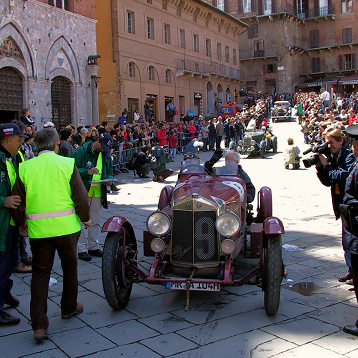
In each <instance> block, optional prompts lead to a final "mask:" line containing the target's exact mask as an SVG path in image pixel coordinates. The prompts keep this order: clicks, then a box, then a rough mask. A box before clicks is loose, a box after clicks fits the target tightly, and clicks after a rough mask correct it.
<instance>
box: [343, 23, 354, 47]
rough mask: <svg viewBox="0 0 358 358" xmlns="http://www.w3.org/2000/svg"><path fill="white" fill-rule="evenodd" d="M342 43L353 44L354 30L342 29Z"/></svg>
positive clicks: (349, 28)
mask: <svg viewBox="0 0 358 358" xmlns="http://www.w3.org/2000/svg"><path fill="white" fill-rule="evenodd" d="M342 41H343V43H344V44H349V43H351V42H352V28H351V27H347V28H345V29H342Z"/></svg>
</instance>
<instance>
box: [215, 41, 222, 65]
mask: <svg viewBox="0 0 358 358" xmlns="http://www.w3.org/2000/svg"><path fill="white" fill-rule="evenodd" d="M216 53H217V55H218V61H221V59H222V54H221V43H220V42H218V43H217V45H216Z"/></svg>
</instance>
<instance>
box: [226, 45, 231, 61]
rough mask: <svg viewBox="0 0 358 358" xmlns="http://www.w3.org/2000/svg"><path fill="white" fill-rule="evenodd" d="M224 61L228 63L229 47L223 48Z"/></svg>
mask: <svg viewBox="0 0 358 358" xmlns="http://www.w3.org/2000/svg"><path fill="white" fill-rule="evenodd" d="M225 61H226V62H230V48H229V46H225Z"/></svg>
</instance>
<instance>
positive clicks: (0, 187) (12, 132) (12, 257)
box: [0, 123, 26, 326]
mask: <svg viewBox="0 0 358 358" xmlns="http://www.w3.org/2000/svg"><path fill="white" fill-rule="evenodd" d="M25 137H26V136H25V135H24V134H22V133H21V130H20V128H19V127H18V126H17V125H16V124H14V123H5V124H1V125H0V326H10V325H14V324H18V323H19V322H20V318H17V317H14V316H12V315H11V314H10V313H8V312H5V311H4V305H5V304H7V305H9V306H10V307H17V306H18V305H19V301H18V300H17V299H16V298H15V297H13V296H12V294H11V292H10V291H11V288H12V285H13V282H12V280H11V279H10V276H11V272H12V270H13V269H14V267H15V266H16V265H17V261H18V250H17V241H18V237H19V233H18V230H17V228H16V227H15V226H14V225H10V209H16V208H17V207H18V206H19V205H20V202H21V198H20V196H19V195H16V194H11V189H12V187H13V185H14V183H15V180H16V176H17V171H18V164H19V161H20V158H19V156H17V154H18V151H19V148H20V146H21V144H22V142H23V140H24V138H25Z"/></svg>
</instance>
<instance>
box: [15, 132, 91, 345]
mask: <svg viewBox="0 0 358 358" xmlns="http://www.w3.org/2000/svg"><path fill="white" fill-rule="evenodd" d="M35 141H36V144H37V147H38V150H39V155H38V157H36V158H34V159H31V160H28V161H26V162H23V163H21V165H20V167H19V176H18V178H17V180H16V183H15V185H14V189H13V195H18V196H19V197H20V198H21V203H20V206H19V207H18V208H17V209H16V210H13V212H12V213H13V217H14V220H15V222H16V225H18V226H19V227H20V228H21V227H24V226H26V225H25V220H26V224H27V228H28V235H29V238H30V244H31V249H32V253H33V261H32V267H33V271H32V279H31V303H30V316H31V324H32V328H33V330H34V334H35V336H34V338H35V341H36V342H37V343H41V342H42V341H43V340H45V339H47V338H48V332H47V328H48V325H49V322H48V317H47V296H48V285H49V281H50V273H51V269H52V266H53V262H54V258H55V252H56V251H57V252H58V255H59V257H60V259H61V266H62V270H63V293H62V299H61V313H62V318H63V319H67V318H71V317H72V316H74V315H76V314H79V313H81V312H82V311H83V306H82V304H81V303H78V302H77V292H78V279H77V258H76V249H77V240H78V237H79V235H80V230H81V226H80V224H79V221H78V216H79V217H80V219H81V220H82V221H83V222H84V223H85V225H90V224H91V223H90V221H89V205H88V200H87V198H86V190H85V187H84V185H83V183H82V181H81V178H80V175H79V173H78V170H77V168H76V166H75V161H74V159H73V158H64V157H61V156H59V155H57V154H56V152H57V151H58V146H59V137H58V134H57V132H56V131H55V130H54V129H50V128H49V129H43V130H41V131H39V132H38V133H37V135H36V137H35ZM39 178H41V180H39ZM49 198H51V200H49ZM77 215H78V216H77Z"/></svg>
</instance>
